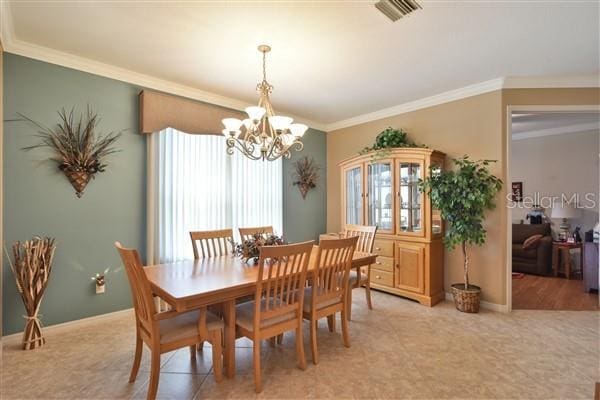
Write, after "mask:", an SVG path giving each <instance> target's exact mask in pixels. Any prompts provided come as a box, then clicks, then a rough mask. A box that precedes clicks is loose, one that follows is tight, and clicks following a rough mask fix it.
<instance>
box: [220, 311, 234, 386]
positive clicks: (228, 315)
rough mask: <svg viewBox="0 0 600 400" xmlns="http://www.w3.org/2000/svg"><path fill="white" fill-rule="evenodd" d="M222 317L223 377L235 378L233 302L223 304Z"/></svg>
mask: <svg viewBox="0 0 600 400" xmlns="http://www.w3.org/2000/svg"><path fill="white" fill-rule="evenodd" d="M223 317H224V320H225V348H224V349H223V359H224V364H225V376H226V377H228V378H233V377H234V376H235V300H229V301H227V302H225V303H224V304H223Z"/></svg>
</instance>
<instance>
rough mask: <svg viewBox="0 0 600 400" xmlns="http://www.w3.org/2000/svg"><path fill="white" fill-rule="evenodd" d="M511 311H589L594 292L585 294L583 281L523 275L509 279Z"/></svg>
mask: <svg viewBox="0 0 600 400" xmlns="http://www.w3.org/2000/svg"><path fill="white" fill-rule="evenodd" d="M512 285H513V287H512V293H513V300H512V301H513V303H512V304H513V309H515V310H569V311H592V310H598V309H600V308H599V307H598V293H597V292H592V293H586V292H585V291H584V289H583V281H582V280H579V279H565V278H560V277H559V278H555V277H548V276H536V275H524V276H523V277H522V278H520V279H517V278H515V277H513V280H512Z"/></svg>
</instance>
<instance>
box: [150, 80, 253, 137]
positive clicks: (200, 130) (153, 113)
mask: <svg viewBox="0 0 600 400" xmlns="http://www.w3.org/2000/svg"><path fill="white" fill-rule="evenodd" d="M139 99H140V132H141V133H152V132H159V131H162V130H164V129H166V128H174V129H177V130H178V131H181V132H186V133H195V134H201V135H220V134H221V131H222V130H223V125H222V124H221V120H222V119H223V118H228V117H234V118H240V119H243V118H244V116H243V114H242V112H241V111H236V110H231V109H228V108H225V107H220V106H216V105H213V104H208V103H202V102H200V101H194V100H191V99H186V98H183V97H178V96H173V95H169V94H165V93H159V92H153V91H151V90H142V91H141V92H140V95H139Z"/></svg>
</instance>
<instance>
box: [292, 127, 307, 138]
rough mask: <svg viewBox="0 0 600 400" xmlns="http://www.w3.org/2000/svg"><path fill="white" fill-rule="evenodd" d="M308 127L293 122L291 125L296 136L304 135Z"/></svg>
mask: <svg viewBox="0 0 600 400" xmlns="http://www.w3.org/2000/svg"><path fill="white" fill-rule="evenodd" d="M307 129H308V126H306V125H304V124H291V125H290V132H291V133H292V135H294V136H295V137H302V136H304V133H305V132H306V130H307Z"/></svg>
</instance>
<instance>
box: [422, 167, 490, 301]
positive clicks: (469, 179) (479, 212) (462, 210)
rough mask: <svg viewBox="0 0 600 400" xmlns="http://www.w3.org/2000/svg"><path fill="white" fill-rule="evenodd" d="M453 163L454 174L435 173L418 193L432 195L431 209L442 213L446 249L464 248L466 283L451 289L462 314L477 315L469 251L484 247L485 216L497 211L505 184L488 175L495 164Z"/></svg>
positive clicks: (477, 290)
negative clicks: (472, 248) (468, 249)
mask: <svg viewBox="0 0 600 400" xmlns="http://www.w3.org/2000/svg"><path fill="white" fill-rule="evenodd" d="M452 161H453V162H454V165H455V167H456V169H455V170H448V171H439V170H438V171H434V170H432V171H431V174H430V176H429V177H427V178H425V179H424V180H420V181H419V189H420V190H421V191H423V192H426V193H427V194H428V195H429V198H430V199H431V205H432V207H434V208H437V209H439V210H440V212H441V215H442V218H443V219H444V220H445V221H446V225H447V226H446V234H445V236H444V244H445V246H446V248H447V249H448V250H452V249H454V248H455V247H456V245H458V244H460V246H461V248H462V253H463V261H464V277H465V280H464V283H456V284H453V285H452V295H453V297H454V304H455V305H456V308H457V309H458V310H459V311H463V312H472V313H476V312H478V311H479V301H480V296H481V288H479V287H478V286H475V285H471V284H469V256H468V254H467V247H468V246H469V245H478V246H481V245H483V244H484V243H485V238H486V231H485V229H484V227H483V225H482V222H483V218H484V214H485V212H486V211H488V210H492V209H493V208H494V207H495V203H494V198H495V197H496V194H497V193H498V191H499V190H500V189H501V188H502V181H501V180H500V179H499V178H497V177H495V176H494V175H492V174H491V173H490V171H489V168H488V166H489V164H490V163H492V162H495V161H493V160H479V161H473V160H471V159H469V157H468V156H463V157H462V158H455V159H453V160H452Z"/></svg>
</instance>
